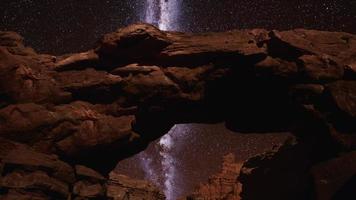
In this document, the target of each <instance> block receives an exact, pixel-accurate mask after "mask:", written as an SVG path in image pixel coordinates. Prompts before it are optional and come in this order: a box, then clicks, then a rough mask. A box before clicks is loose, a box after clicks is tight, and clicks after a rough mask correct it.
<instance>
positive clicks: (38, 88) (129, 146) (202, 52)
mask: <svg viewBox="0 0 356 200" xmlns="http://www.w3.org/2000/svg"><path fill="white" fill-rule="evenodd" d="M355 102H356V36H355V35H352V34H348V33H339V32H324V31H315V30H303V29H297V30H290V31H268V30H262V29H254V30H234V31H229V32H224V33H204V34H187V33H176V32H163V31H160V30H158V29H157V28H155V27H153V26H151V25H147V24H134V25H131V26H128V27H125V28H122V29H119V30H117V31H116V32H114V33H110V34H107V35H105V36H104V37H103V38H102V39H101V41H100V42H99V44H98V46H97V47H95V48H94V49H92V50H89V51H87V52H82V53H77V54H70V55H64V56H51V55H44V54H38V53H36V52H35V51H34V50H33V49H31V48H28V47H25V46H24V44H23V42H22V38H21V36H19V35H18V34H16V33H12V32H0V137H1V138H2V139H1V142H0V144H1V145H0V150H1V151H0V155H1V160H0V169H1V172H2V173H1V177H2V178H1V189H0V195H1V196H2V197H5V198H8V199H11V198H12V199H21V198H23V199H28V198H27V197H28V196H33V197H32V198H33V199H48V198H49V197H50V199H67V198H68V196H70V195H75V196H78V198H82V197H81V196H83V198H89V197H90V198H91V197H92V196H98V195H99V196H100V195H101V196H103V195H104V196H105V192H104V191H105V190H106V189H107V186H104V185H105V184H103V183H105V182H107V181H106V180H104V179H103V180H101V178H99V177H100V176H98V175H97V173H93V172H92V171H91V170H83V168H80V167H79V171H80V172H77V173H79V174H80V176H78V174H76V173H75V172H74V168H76V169H77V170H78V167H75V166H76V165H84V166H86V167H90V168H93V169H95V170H98V171H100V172H101V173H105V174H107V173H108V172H109V171H110V170H111V169H113V167H114V166H115V164H116V163H117V161H118V160H120V159H122V158H124V157H127V156H130V155H133V154H135V153H137V152H139V151H141V150H143V149H144V148H145V146H146V145H147V144H148V142H149V141H152V140H154V139H155V138H157V137H159V136H162V135H163V134H165V133H167V131H168V130H169V129H170V127H171V126H172V125H173V124H176V123H181V122H216V121H225V122H226V126H227V127H228V128H230V129H232V130H238V131H240V132H246V133H247V132H261V133H263V132H276V131H286V132H291V133H293V134H294V135H295V136H296V138H297V139H296V141H295V144H293V148H291V149H288V148H287V150H284V148H282V149H280V151H278V152H281V156H276V158H275V157H274V156H272V157H269V156H267V158H264V157H261V158H258V159H257V160H258V162H255V161H253V162H252V164H250V165H251V166H256V171H255V173H252V174H251V175H248V176H247V175H246V176H245V175H244V176H243V175H242V174H241V175H240V176H241V183H242V184H243V186H242V189H243V191H242V193H241V194H242V197H243V198H244V199H256V198H258V197H256V194H253V193H254V192H253V191H259V192H266V190H265V189H263V188H262V187H260V185H255V183H256V180H259V179H261V180H263V181H262V183H266V184H267V183H269V182H268V181H267V179H265V178H268V179H273V177H275V176H276V177H283V178H277V179H275V181H272V182H271V183H269V185H268V186H269V187H267V188H268V189H269V190H270V191H269V193H270V195H271V196H273V197H275V198H274V199H283V198H284V197H285V196H284V195H282V196H274V195H275V194H277V191H278V187H282V186H285V187H287V185H288V184H287V185H285V184H283V183H290V184H291V183H295V182H298V187H293V188H291V187H289V188H288V190H287V191H289V192H291V194H294V193H296V192H298V194H300V195H301V196H303V197H304V196H308V197H310V198H317V199H330V197H335V198H342V197H344V195H345V194H352V192H350V191H352V190H351V189H350V187H352V183H354V180H355V172H356V168H355V167H352V166H354V164H355V159H354V158H355V156H354V154H352V153H349V152H351V151H354V150H355V147H356V134H355V133H356V126H355V124H356V123H355V120H356V103H355ZM113 152H115V153H113ZM116 152H119V153H116ZM276 154H277V155H279V154H278V153H276ZM294 154H296V155H300V156H299V157H297V158H298V159H296V161H298V163H296V165H297V166H299V165H301V166H302V169H303V170H304V171H303V173H302V175H301V176H300V178H301V179H296V178H295V177H293V176H282V175H281V174H278V171H280V170H278V169H280V167H281V166H280V165H278V164H276V163H280V162H281V163H286V161H287V160H288V159H290V158H291V157H290V156H291V155H294ZM339 156H341V157H340V158H338V157H339ZM345 156H346V157H345ZM299 161H300V162H299ZM344 162H349V164H348V165H345V164H342V163H344ZM292 163H294V162H292ZM338 163H341V164H338ZM246 165H247V164H246ZM282 166H284V167H285V168H283V169H284V170H286V171H283V172H286V173H287V174H288V175H289V174H290V173H289V172H293V170H295V166H290V165H288V162H287V164H286V165H282ZM335 166H337V167H336V168H338V170H337V172H338V173H340V174H337V175H330V176H328V177H326V178H325V176H326V175H325V174H324V172H325V173H327V172H328V171H329V170H332V169H333V168H335ZM276 167H277V168H276ZM278 167H279V168H278ZM259 169H261V170H259ZM262 169H263V170H262ZM318 169H320V170H318ZM342 169H345V170H342ZM266 170H267V171H270V172H271V173H267V174H265V173H262V172H264V171H266ZM83 171H84V172H83ZM244 172H245V171H244ZM299 172H300V171H299ZM83 173H84V174H91V175H90V178H89V180H87V179H86V178H84V179H81V178H78V177H86V176H87V175H83ZM93 174H95V175H94V177H92V176H93ZM243 174H245V173H243ZM282 174H283V173H282ZM124 179H126V178H124ZM311 180H314V181H311ZM325 180H326V181H325ZM123 182H124V183H127V182H128V183H130V185H131V182H130V181H126V180H125V181H123ZM110 183H119V184H121V183H122V182H120V181H112V182H110ZM139 185H140V184H139ZM274 186H275V187H274ZM299 186H300V187H299ZM72 188H73V190H72ZM105 188H106V189H105ZM329 188H332V189H329ZM294 189H295V190H294ZM271 190H273V191H271ZM38 191H39V192H38ZM133 191H136V190H133ZM149 191H152V190H151V189H149V190H148V192H149ZM116 194H117V193H116V192H112V193H110V195H114V196H115V195H116ZM157 194H158V193H157V192H155V195H157ZM258 195H262V196H263V194H261V193H259V194H258ZM354 195H355V194H354ZM26 196H27V197H26ZM158 196H159V195H158ZM111 197H113V196H111ZM282 197H283V198H282ZM103 198H104V197H103ZM125 198H126V197H125Z"/></svg>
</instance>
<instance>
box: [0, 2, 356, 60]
mask: <svg viewBox="0 0 356 200" xmlns="http://www.w3.org/2000/svg"><path fill="white" fill-rule="evenodd" d="M149 1H151V2H153V4H155V3H156V4H159V3H160V2H161V1H164V2H168V4H169V2H171V1H173V0H87V1H72V0H1V1H0V30H12V31H16V32H19V33H20V34H22V35H23V36H24V37H25V38H26V39H27V43H28V44H29V45H30V46H33V47H34V48H35V49H36V50H38V51H40V52H46V53H52V54H63V53H69V52H75V51H83V50H86V49H88V48H91V47H93V45H94V43H95V41H97V40H98V39H99V38H100V37H101V36H102V35H103V34H105V33H107V32H111V31H114V30H115V29H117V28H118V27H121V26H125V25H128V24H130V23H134V22H137V21H146V18H145V15H146V14H147V9H148V6H149V3H148V2H149ZM175 9H177V10H178V12H179V16H178V18H177V19H174V23H179V24H174V25H172V24H170V25H169V26H170V27H175V29H177V31H185V32H203V31H224V30H228V29H242V28H267V29H292V28H310V29H321V30H331V31H346V32H352V33H356V26H355V21H356V1H355V0H313V1H310V0H289V1H285V0H184V1H183V0H180V6H179V7H177V8H175Z"/></svg>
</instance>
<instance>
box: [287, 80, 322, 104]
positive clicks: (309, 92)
mask: <svg viewBox="0 0 356 200" xmlns="http://www.w3.org/2000/svg"><path fill="white" fill-rule="evenodd" d="M324 91H325V87H324V86H323V85H320V84H298V85H295V86H293V87H292V88H291V91H290V94H291V96H293V98H294V99H295V100H296V101H298V102H300V103H303V104H312V103H315V102H316V101H318V100H319V99H320V98H321V95H322V94H323V93H324Z"/></svg>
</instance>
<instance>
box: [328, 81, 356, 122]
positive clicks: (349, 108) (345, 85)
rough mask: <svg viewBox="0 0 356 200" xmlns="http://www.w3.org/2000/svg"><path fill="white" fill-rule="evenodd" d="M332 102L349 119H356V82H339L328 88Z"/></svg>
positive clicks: (329, 85)
mask: <svg viewBox="0 0 356 200" xmlns="http://www.w3.org/2000/svg"><path fill="white" fill-rule="evenodd" d="M327 89H328V92H330V95H331V101H332V103H333V104H334V106H336V108H337V109H339V111H341V112H343V113H344V114H345V115H347V116H348V117H351V118H353V119H355V117H356V81H337V82H334V83H331V84H328V86H327Z"/></svg>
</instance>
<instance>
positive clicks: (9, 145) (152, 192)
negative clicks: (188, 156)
mask: <svg viewBox="0 0 356 200" xmlns="http://www.w3.org/2000/svg"><path fill="white" fill-rule="evenodd" d="M0 144H1V146H0V161H1V162H0V166H1V167H0V172H1V176H0V188H1V190H0V199H4V200H12V199H13V200H15V199H16V200H22V199H36V200H37V199H71V198H72V199H78V200H84V199H87V200H89V199H115V200H116V199H117V200H119V199H120V200H121V199H135V198H136V199H137V198H138V199H144V198H146V199H148V197H150V198H151V199H159V198H161V199H164V196H163V195H162V194H160V192H159V191H158V189H156V188H155V187H154V186H152V185H151V184H150V183H148V182H145V181H140V180H134V179H131V178H129V177H126V176H121V175H116V176H115V177H119V178H118V179H114V178H115V177H114V178H113V177H111V176H110V178H105V177H104V176H102V175H101V174H99V173H98V172H96V171H94V170H93V169H90V168H87V167H85V166H81V165H76V166H75V167H72V166H71V165H70V164H68V163H66V162H64V161H62V160H60V159H59V158H58V156H56V155H53V154H52V155H51V154H45V153H41V152H38V151H36V150H34V149H33V148H31V147H29V146H27V145H24V144H20V143H16V142H13V141H10V140H5V139H0ZM121 177H123V178H122V180H121ZM115 180H117V181H120V182H115ZM121 187H123V188H121ZM118 192H121V193H123V194H124V196H119V195H116V193H118ZM121 193H120V194H121ZM156 197H157V198H156ZM158 197H159V198H158Z"/></svg>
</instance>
